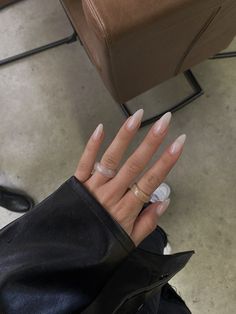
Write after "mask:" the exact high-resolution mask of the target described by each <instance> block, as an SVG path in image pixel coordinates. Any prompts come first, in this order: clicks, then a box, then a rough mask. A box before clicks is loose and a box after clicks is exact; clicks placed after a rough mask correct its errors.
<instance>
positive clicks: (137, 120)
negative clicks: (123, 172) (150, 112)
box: [127, 109, 144, 131]
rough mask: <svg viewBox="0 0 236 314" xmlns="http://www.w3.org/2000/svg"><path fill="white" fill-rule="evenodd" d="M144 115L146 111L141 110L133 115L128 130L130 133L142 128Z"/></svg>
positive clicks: (128, 123)
mask: <svg viewBox="0 0 236 314" xmlns="http://www.w3.org/2000/svg"><path fill="white" fill-rule="evenodd" d="M143 113H144V110H143V109H139V110H138V111H136V112H135V113H134V114H133V115H132V117H130V118H129V119H128V122H127V129H128V130H129V131H133V130H135V129H137V128H138V127H139V126H140V124H141V121H142V118H143Z"/></svg>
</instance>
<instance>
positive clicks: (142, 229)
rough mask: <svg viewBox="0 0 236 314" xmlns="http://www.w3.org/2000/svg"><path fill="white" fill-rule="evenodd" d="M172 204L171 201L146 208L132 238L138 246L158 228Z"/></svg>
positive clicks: (135, 225) (139, 218)
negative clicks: (160, 219) (159, 222)
mask: <svg viewBox="0 0 236 314" xmlns="http://www.w3.org/2000/svg"><path fill="white" fill-rule="evenodd" d="M169 204H170V199H167V200H166V201H164V202H156V203H153V204H151V205H149V206H148V207H147V208H145V209H144V210H143V211H142V213H141V214H140V215H139V216H138V217H137V219H136V221H135V223H134V228H133V231H132V233H131V238H132V240H133V241H134V243H135V245H136V246H138V245H139V244H140V243H141V242H142V241H143V240H144V239H145V238H146V237H147V236H148V235H149V234H151V233H152V232H153V231H154V230H155V229H156V227H157V224H158V221H159V218H160V217H161V216H162V215H163V214H164V212H165V211H166V210H167V208H168V206H169Z"/></svg>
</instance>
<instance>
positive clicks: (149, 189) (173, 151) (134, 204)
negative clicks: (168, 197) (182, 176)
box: [122, 135, 186, 215]
mask: <svg viewBox="0 0 236 314" xmlns="http://www.w3.org/2000/svg"><path fill="white" fill-rule="evenodd" d="M185 140H186V135H181V136H180V137H178V138H177V139H176V140H175V142H174V143H173V144H172V145H171V146H170V147H168V148H167V149H166V150H165V152H164V153H163V154H162V156H161V157H160V159H159V160H158V161H157V162H156V163H155V164H154V165H153V166H152V167H151V168H150V169H149V170H148V171H147V172H146V173H145V174H144V175H143V177H141V178H140V180H139V181H138V182H137V186H138V188H139V189H140V190H141V191H142V192H143V193H145V194H146V195H149V196H151V195H152V193H153V192H154V191H155V190H156V189H157V188H158V186H159V185H160V184H161V183H162V182H163V181H164V179H165V178H166V176H167V175H168V173H169V172H170V170H171V169H172V168H173V167H174V165H175V164H176V162H177V161H178V159H179V157H180V155H181V153H182V151H183V147H184V143H185ZM122 202H124V204H127V205H128V207H129V208H128V207H127V210H130V209H132V210H134V211H136V213H135V212H133V214H134V215H138V214H139V212H140V210H141V209H142V207H143V204H144V203H143V201H142V200H141V199H139V198H138V197H137V196H135V194H134V193H133V191H131V190H129V191H128V192H127V193H126V195H125V196H124V198H123V200H122Z"/></svg>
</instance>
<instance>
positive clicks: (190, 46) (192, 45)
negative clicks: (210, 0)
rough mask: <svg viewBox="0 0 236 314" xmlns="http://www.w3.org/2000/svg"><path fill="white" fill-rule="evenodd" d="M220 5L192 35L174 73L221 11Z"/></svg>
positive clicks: (178, 70) (176, 73)
mask: <svg viewBox="0 0 236 314" xmlns="http://www.w3.org/2000/svg"><path fill="white" fill-rule="evenodd" d="M221 9H222V7H221V6H220V7H218V8H217V9H215V10H214V12H213V13H212V14H211V15H210V17H209V18H208V19H207V21H206V23H205V24H204V25H203V27H202V28H201V30H200V31H199V33H198V34H197V35H196V36H195V37H194V39H193V40H192V42H191V43H190V45H189V47H188V48H187V49H186V51H185V53H184V55H183V57H182V58H181V60H180V62H179V64H178V65H177V67H176V70H175V75H178V74H179V72H180V70H181V68H182V66H183V64H184V61H185V60H186V58H187V57H188V55H189V54H190V53H191V51H192V50H193V48H194V46H195V45H196V43H197V42H198V41H199V40H200V39H201V37H202V36H203V35H204V33H205V32H206V31H207V30H208V28H209V26H210V25H211V24H212V22H213V21H214V19H215V18H216V16H217V15H218V14H219V12H220V11H221Z"/></svg>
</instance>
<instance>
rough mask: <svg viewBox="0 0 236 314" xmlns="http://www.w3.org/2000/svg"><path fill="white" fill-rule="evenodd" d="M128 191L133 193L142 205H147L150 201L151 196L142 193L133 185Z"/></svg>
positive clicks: (135, 184)
mask: <svg viewBox="0 0 236 314" xmlns="http://www.w3.org/2000/svg"><path fill="white" fill-rule="evenodd" d="M130 190H131V191H132V192H133V193H134V195H135V196H136V197H137V198H138V199H139V200H140V201H141V202H143V203H148V202H149V201H150V199H151V196H150V195H148V194H146V193H145V192H143V191H142V190H141V189H140V188H139V187H138V185H137V183H134V184H133V185H132V186H131V188H130Z"/></svg>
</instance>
